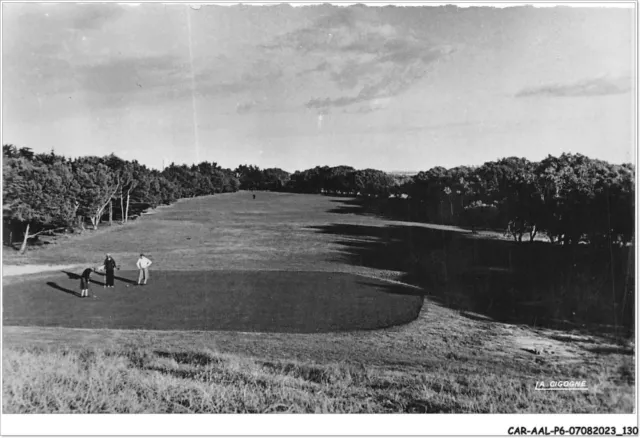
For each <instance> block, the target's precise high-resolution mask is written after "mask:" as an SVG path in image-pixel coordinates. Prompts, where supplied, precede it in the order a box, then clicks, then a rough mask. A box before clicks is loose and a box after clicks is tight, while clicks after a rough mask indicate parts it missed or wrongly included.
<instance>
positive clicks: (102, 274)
mask: <svg viewBox="0 0 640 438" xmlns="http://www.w3.org/2000/svg"><path fill="white" fill-rule="evenodd" d="M96 274H98V275H100V276H101V277H106V276H107V274H104V273H102V272H96ZM113 279H114V280H118V281H121V282H123V283H127V284H138V281H137V280H131V279H129V278H124V277H118V276H117V275H114V276H113ZM104 284H106V283H104Z"/></svg>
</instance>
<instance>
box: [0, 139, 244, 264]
mask: <svg viewBox="0 0 640 438" xmlns="http://www.w3.org/2000/svg"><path fill="white" fill-rule="evenodd" d="M2 154H3V168H2V177H3V183H4V184H3V193H2V195H3V222H4V228H5V234H9V236H12V235H13V233H14V230H15V232H16V234H22V236H23V239H22V240H23V241H22V245H21V248H20V251H24V250H25V248H26V244H27V240H28V239H29V238H30V237H35V236H37V235H38V234H41V233H47V232H52V231H57V230H62V229H68V228H80V229H84V227H85V224H87V223H89V224H90V226H91V227H92V228H93V229H97V228H98V225H99V223H100V222H101V221H103V220H106V219H107V218H108V221H109V223H112V222H113V221H114V220H118V219H119V221H120V222H121V223H126V222H127V221H128V220H129V218H130V210H131V207H132V206H134V207H136V209H137V210H144V209H146V208H155V207H157V206H158V205H168V204H171V203H173V202H175V201H176V200H177V199H180V198H189V197H194V196H204V195H212V194H216V193H225V192H235V191H237V190H238V189H239V187H240V183H239V180H238V178H237V176H236V173H235V171H233V170H231V169H223V168H221V167H220V166H218V165H217V163H208V162H203V163H200V164H198V165H192V166H187V165H184V164H183V165H176V164H173V163H172V164H171V165H170V166H168V167H167V168H165V169H164V170H162V171H158V170H156V169H149V168H147V167H146V166H144V165H143V164H140V163H138V162H137V161H135V160H134V161H127V160H123V159H121V158H118V157H117V156H115V155H113V154H112V155H109V156H106V157H93V156H87V157H79V158H75V159H67V158H66V157H64V156H61V155H57V154H55V153H54V152H53V151H52V152H51V153H46V154H35V153H34V152H33V151H32V150H31V149H29V148H17V147H16V146H14V145H3V147H2ZM7 231H8V233H7ZM12 240H13V238H12V237H10V243H11V244H12V243H13V242H12Z"/></svg>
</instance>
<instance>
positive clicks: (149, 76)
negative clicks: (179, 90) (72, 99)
mask: <svg viewBox="0 0 640 438" xmlns="http://www.w3.org/2000/svg"><path fill="white" fill-rule="evenodd" d="M77 72H78V73H80V76H81V77H82V83H83V88H84V89H85V90H87V91H93V92H96V93H105V94H106V93H129V92H132V91H139V90H140V89H152V88H157V87H160V86H175V85H176V84H177V83H178V84H179V82H180V80H182V81H185V82H186V81H187V79H188V74H189V66H188V65H187V63H185V62H184V61H181V60H179V59H178V58H176V57H174V56H169V55H161V56H150V57H146V58H138V57H114V58H112V59H110V60H108V61H105V62H100V63H94V64H86V65H83V66H81V67H80V68H78V69H77Z"/></svg>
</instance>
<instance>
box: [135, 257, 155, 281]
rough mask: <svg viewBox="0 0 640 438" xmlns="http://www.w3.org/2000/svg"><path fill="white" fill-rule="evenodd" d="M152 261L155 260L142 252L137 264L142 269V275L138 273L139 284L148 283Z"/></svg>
mask: <svg viewBox="0 0 640 438" xmlns="http://www.w3.org/2000/svg"><path fill="white" fill-rule="evenodd" d="M151 263H153V262H152V261H151V260H149V259H148V258H146V257H145V256H144V254H140V258H139V259H138V263H136V266H137V267H138V269H139V270H140V275H138V286H141V285H143V284H147V280H148V279H149V266H151Z"/></svg>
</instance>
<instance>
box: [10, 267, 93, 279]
mask: <svg viewBox="0 0 640 438" xmlns="http://www.w3.org/2000/svg"><path fill="white" fill-rule="evenodd" d="M78 266H81V265H79V264H75V265H4V266H2V277H3V278H4V277H12V276H16V275H25V274H37V273H39V272H49V271H61V270H63V269H73V268H76V267H78Z"/></svg>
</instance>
